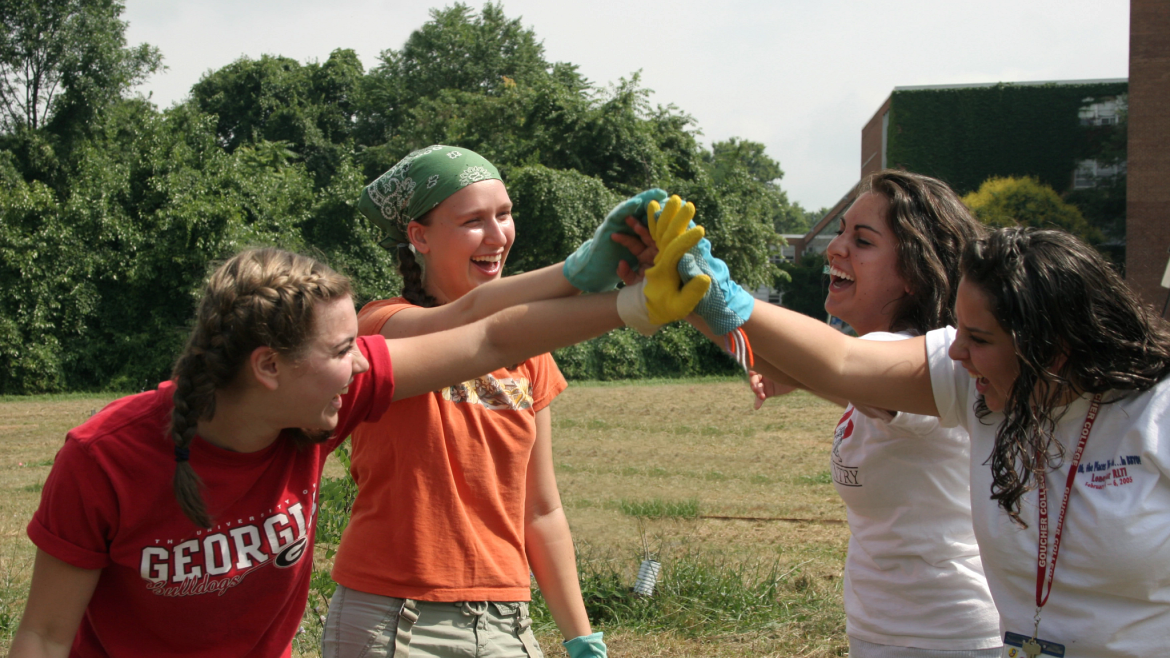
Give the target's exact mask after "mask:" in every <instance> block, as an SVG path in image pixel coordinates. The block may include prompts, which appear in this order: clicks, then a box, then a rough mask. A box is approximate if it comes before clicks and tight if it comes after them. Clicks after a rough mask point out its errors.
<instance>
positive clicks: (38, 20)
mask: <svg viewBox="0 0 1170 658" xmlns="http://www.w3.org/2000/svg"><path fill="white" fill-rule="evenodd" d="M122 9H123V6H122V3H121V2H118V1H117V0H3V1H2V2H0V16H3V18H4V21H3V31H2V32H0V105H2V106H3V113H2V114H0V128H2V129H3V130H5V131H8V132H12V131H15V130H18V129H21V128H25V129H30V130H36V129H38V128H41V127H43V126H45V125H46V124H47V123H48V122H49V121H51V120H53V119H54V115H57V116H58V117H60V118H62V119H67V120H68V123H70V124H72V125H73V126H79V125H82V124H83V123H85V122H86V121H87V120H89V119H90V118H92V116H93V113H94V112H96V111H99V110H100V109H102V108H104V107H106V106H107V105H109V104H110V103H111V102H114V101H116V100H118V99H119V98H121V97H122V94H123V93H124V92H125V91H126V90H128V89H129V88H130V87H132V86H133V85H134V84H136V83H138V82H140V81H141V80H142V79H143V78H145V77H146V76H147V75H149V74H151V73H154V72H155V71H157V70H158V69H159V67H160V66H161V65H162V56H161V55H160V54H159V51H158V49H156V48H154V47H153V46H149V45H146V44H142V45H139V46H136V47H134V48H127V47H126V38H125V31H126V23H125V22H124V21H122V20H121V19H120V18H119V17H120V16H121V14H122Z"/></svg>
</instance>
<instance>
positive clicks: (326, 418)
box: [278, 295, 370, 430]
mask: <svg viewBox="0 0 1170 658" xmlns="http://www.w3.org/2000/svg"><path fill="white" fill-rule="evenodd" d="M314 324H315V325H316V327H315V329H316V332H315V334H314V335H313V337H312V338H311V339H310V340H309V342H308V344H307V345H306V346H305V349H304V353H303V354H301V355H300V356H299V357H298V358H296V359H287V358H285V357H278V358H279V359H280V361H281V366H282V371H283V372H284V373H285V374H284V375H283V381H282V382H281V384H280V388H279V389H278V391H279V392H280V395H281V400H282V402H283V404H282V405H281V406H282V407H283V408H284V409H286V410H287V415H288V417H289V419H288V421H287V422H285V421H284V420H283V419H282V420H281V424H282V425H284V426H285V427H300V428H303V429H307V430H332V429H334V428H335V427H337V419H338V413H337V412H338V411H340V410H341V404H342V402H341V396H342V395H344V394H345V393H346V392H348V390H349V385H350V383H352V382H353V378H354V376H356V375H358V374H360V373H363V372H365V371H367V370H369V369H370V362H369V361H367V360H366V357H364V356H362V354H361V352H360V351H359V350H358V348H357V344H356V340H357V330H358V324H357V314H356V313H354V310H353V298H351V297H349V296H348V295H346V296H344V297H339V298H337V299H333V300H330V301H323V302H320V303H318V305H317V308H316V312H315V315H314Z"/></svg>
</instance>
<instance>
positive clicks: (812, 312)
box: [776, 254, 828, 320]
mask: <svg viewBox="0 0 1170 658" xmlns="http://www.w3.org/2000/svg"><path fill="white" fill-rule="evenodd" d="M780 267H781V268H782V269H783V270H784V271H785V272H787V273H788V275H789V279H788V280H787V281H785V280H782V279H781V280H777V282H776V288H777V289H778V290H780V292H781V293H782V297H781V298H780V305H781V306H783V307H784V308H788V309H792V310H793V311H796V312H798V313H804V314H805V315H807V316H810V317H814V318H817V319H818V320H824V319H825V295H826V294H828V289H827V287H826V283H827V281H826V278H825V273H824V272H825V257H824V256H822V255H820V254H806V255H805V256H804V258H801V259H800V262H799V263H796V264H793V263H783V264H782V265H780Z"/></svg>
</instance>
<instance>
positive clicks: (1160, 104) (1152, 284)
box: [1125, 0, 1170, 310]
mask: <svg viewBox="0 0 1170 658" xmlns="http://www.w3.org/2000/svg"><path fill="white" fill-rule="evenodd" d="M1129 76H1130V77H1129V79H1130V94H1129V140H1128V141H1129V143H1128V145H1127V150H1128V161H1129V164H1128V174H1127V180H1126V187H1127V189H1126V214H1125V219H1126V221H1125V223H1126V233H1127V235H1128V248H1127V249H1126V263H1125V264H1126V281H1127V282H1129V285H1130V286H1132V287H1133V289H1134V290H1136V291H1137V292H1138V294H1139V295H1141V296H1142V299H1143V300H1145V301H1146V302H1147V303H1149V304H1153V305H1154V307H1155V308H1156V309H1158V310H1163V309H1164V308H1165V305H1166V301H1167V298H1168V297H1167V296H1168V295H1170V291H1168V290H1167V289H1165V288H1163V287H1161V286H1160V285H1159V284H1160V283H1161V281H1162V278H1163V274H1164V273H1165V272H1166V270H1167V260H1168V256H1170V254H1168V253H1167V249H1168V248H1170V109H1168V108H1170V2H1167V0H1131V2H1130V18H1129Z"/></svg>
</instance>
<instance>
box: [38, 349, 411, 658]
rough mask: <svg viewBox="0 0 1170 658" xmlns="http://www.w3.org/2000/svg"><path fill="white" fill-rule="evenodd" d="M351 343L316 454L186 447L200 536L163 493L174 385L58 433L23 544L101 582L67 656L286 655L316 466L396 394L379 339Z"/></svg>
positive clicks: (281, 442)
mask: <svg viewBox="0 0 1170 658" xmlns="http://www.w3.org/2000/svg"><path fill="white" fill-rule="evenodd" d="M357 344H358V348H359V349H360V350H361V352H362V354H364V355H365V356H366V358H367V359H369V361H370V369H369V370H368V371H366V372H364V373H362V374H360V375H357V376H356V377H355V378H354V381H353V383H352V384H350V386H349V391H348V392H347V393H346V394H345V395H344V396H343V397H342V407H341V410H340V412H339V418H338V424H337V430H336V432H335V433H334V436H333V438H331V439H329V440H328V441H327V442H325V443H321V444H317V445H312V446H307V447H302V448H298V447H296V445H294V443H293V441H292V440H291V439H290V438H288V437H285V436H283V435H282V436H281V437H280V438H278V439H277V440H276V441H275V442H273V444H272V445H271V446H269V447H268V448H265V449H264V450H261V451H259V452H254V453H235V452H230V451H228V450H224V449H222V448H218V447H216V446H214V445H211V444H210V443H207V442H205V441H203V440H202V439H200V438H199V437H196V438H195V439H194V440H193V441H192V443H191V465H192V466H193V467H194V469H195V472H196V473H198V474H199V477H200V478H202V480H203V484H204V486H205V489H204V492H203V496H204V501H205V502H206V503H207V507H208V511H209V512H210V513H211V516H212V519H213V523H214V524H215V525H214V526H213V527H211V528H207V529H202V528H197V527H196V526H195V524H194V523H192V522H191V521H190V520H189V519H188V518H187V517H186V516H184V515H183V512H182V510H181V509H180V508H179V504H178V502H177V501H176V500H175V496H174V493H173V489H172V479H173V477H174V472H175V458H174V443H173V442H171V441H170V440H169V438H168V436H167V431H168V427H169V423H170V417H171V409H172V407H173V401H172V396H173V394H174V385H173V384H172V383H171V382H166V383H163V384H160V385H159V387H158V389H157V390H154V391H148V392H145V393H140V394H138V395H131V396H128V397H124V398H121V399H118V400H115V401H114V402H111V403H110V404H109V405H107V406H106V407H105V408H104V409H102V410H101V411H100V412H98V413H97V414H96V415H94V417H93V418H90V419H89V420H88V421H86V422H85V423H84V424H82V425H81V426H79V427H76V428H74V429H73V430H71V431H70V432H69V433H68V434H67V435H66V439H65V445H64V447H62V448H61V450H60V451H59V452H58V453H57V458H56V460H55V461H54V463H53V468H52V470H51V471H50V473H49V478H48V480H47V481H46V482H45V488H44V491H43V492H42V494H41V504H40V508H39V509H38V510H37V512H36V514H35V515H34V516H33V519H32V521H31V522H30V523H29V526H28V534H29V537H30V538H31V539H32V541H33V543H34V544H36V545H37V547H38V548H40V549H41V550H43V551H45V552H46V553H48V554H49V555H52V556H53V557H56V558H58V559H60V560H63V561H65V562H67V563H69V564H72V565H74V566H77V567H81V568H83V569H101V570H102V573H101V577H100V579H99V580H98V584H97V588H96V589H95V590H94V593H93V597H92V598H91V599H90V601H89V605H88V606H87V607H86V610H85V616H84V618H83V619H82V621H81V626H80V628H79V629H78V633H77V637H76V639H75V640H74V643H73V650H72V652H71V654H70V655H71V656H77V657H85V658H88V657H91V656H95V657H96V656H118V657H122V656H143V657H147V656H149V657H152V658H156V657H161V656H256V657H269V656H271V657H280V656H288V655H290V650H291V649H290V645H291V642H292V639H293V636H294V635H295V634H296V632H297V628H298V627H299V625H300V622H301V616H302V614H303V613H304V609H305V601H306V599H307V597H308V590H309V579H310V576H311V575H312V570H313V538H314V535H315V528H316V524H315V522H316V511H317V485H318V482H319V481H320V478H321V470H322V468H323V466H324V464H325V458H326V457H327V456H328V454H329V453H330V452H331V451H332V450H333V449H334V448H336V447H337V445H338V444H339V443H340V442H341V441H342V440H344V438H345V437H346V436H348V435H349V434H350V432H351V431H352V430H353V427H354V426H355V425H357V424H358V423H361V422H363V421H368V420H376V419H378V418H379V417H381V415H382V413H383V412H384V411H385V410H386V407H387V406H388V405H389V404H390V401H391V397H392V395H393V391H394V380H393V371H392V368H391V364H390V355H389V352H388V351H387V349H386V343H385V341H384V340H383V339H382V338H381V337H377V336H375V337H372V338H365V337H363V338H359V339H358V343H357Z"/></svg>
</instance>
